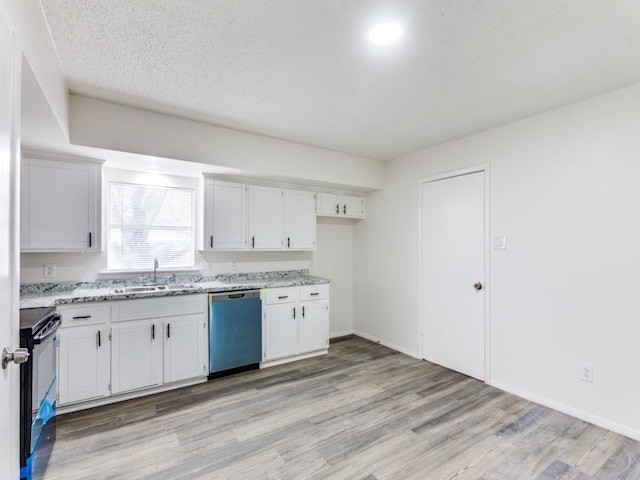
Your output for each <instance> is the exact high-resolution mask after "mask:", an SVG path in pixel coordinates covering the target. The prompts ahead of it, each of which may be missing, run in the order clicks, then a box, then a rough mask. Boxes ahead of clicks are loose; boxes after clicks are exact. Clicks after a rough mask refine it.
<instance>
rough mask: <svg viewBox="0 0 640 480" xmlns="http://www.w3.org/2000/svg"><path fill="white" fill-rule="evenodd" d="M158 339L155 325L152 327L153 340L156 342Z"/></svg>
mask: <svg viewBox="0 0 640 480" xmlns="http://www.w3.org/2000/svg"><path fill="white" fill-rule="evenodd" d="M155 339H156V325H155V324H153V325H151V340H155Z"/></svg>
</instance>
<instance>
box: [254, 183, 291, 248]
mask: <svg viewBox="0 0 640 480" xmlns="http://www.w3.org/2000/svg"><path fill="white" fill-rule="evenodd" d="M248 191H249V194H248V195H249V249H251V250H281V249H282V248H283V241H282V237H283V235H282V233H283V222H282V220H283V219H282V217H283V215H282V214H283V208H282V190H281V189H279V188H274V187H263V186H259V185H249V189H248Z"/></svg>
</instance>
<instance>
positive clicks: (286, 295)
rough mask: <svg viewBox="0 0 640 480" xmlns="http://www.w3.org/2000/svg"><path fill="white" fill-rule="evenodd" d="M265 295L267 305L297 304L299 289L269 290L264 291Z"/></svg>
mask: <svg viewBox="0 0 640 480" xmlns="http://www.w3.org/2000/svg"><path fill="white" fill-rule="evenodd" d="M264 295H265V303H266V304H267V305H274V304H278V303H291V302H297V301H298V288H297V287H292V288H267V289H265V290H264Z"/></svg>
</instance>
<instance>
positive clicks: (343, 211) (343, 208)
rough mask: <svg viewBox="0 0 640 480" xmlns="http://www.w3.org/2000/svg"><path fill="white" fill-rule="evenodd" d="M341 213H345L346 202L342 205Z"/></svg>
mask: <svg viewBox="0 0 640 480" xmlns="http://www.w3.org/2000/svg"><path fill="white" fill-rule="evenodd" d="M342 213H344V214H345V215H346V214H347V204H346V203H345V204H344V205H343V206H342Z"/></svg>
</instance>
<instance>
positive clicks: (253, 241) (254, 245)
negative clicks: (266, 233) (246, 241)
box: [251, 237, 256, 248]
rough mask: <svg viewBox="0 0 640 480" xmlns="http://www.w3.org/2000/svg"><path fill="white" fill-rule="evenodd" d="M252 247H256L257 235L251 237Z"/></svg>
mask: <svg viewBox="0 0 640 480" xmlns="http://www.w3.org/2000/svg"><path fill="white" fill-rule="evenodd" d="M251 248H256V237H251Z"/></svg>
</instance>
